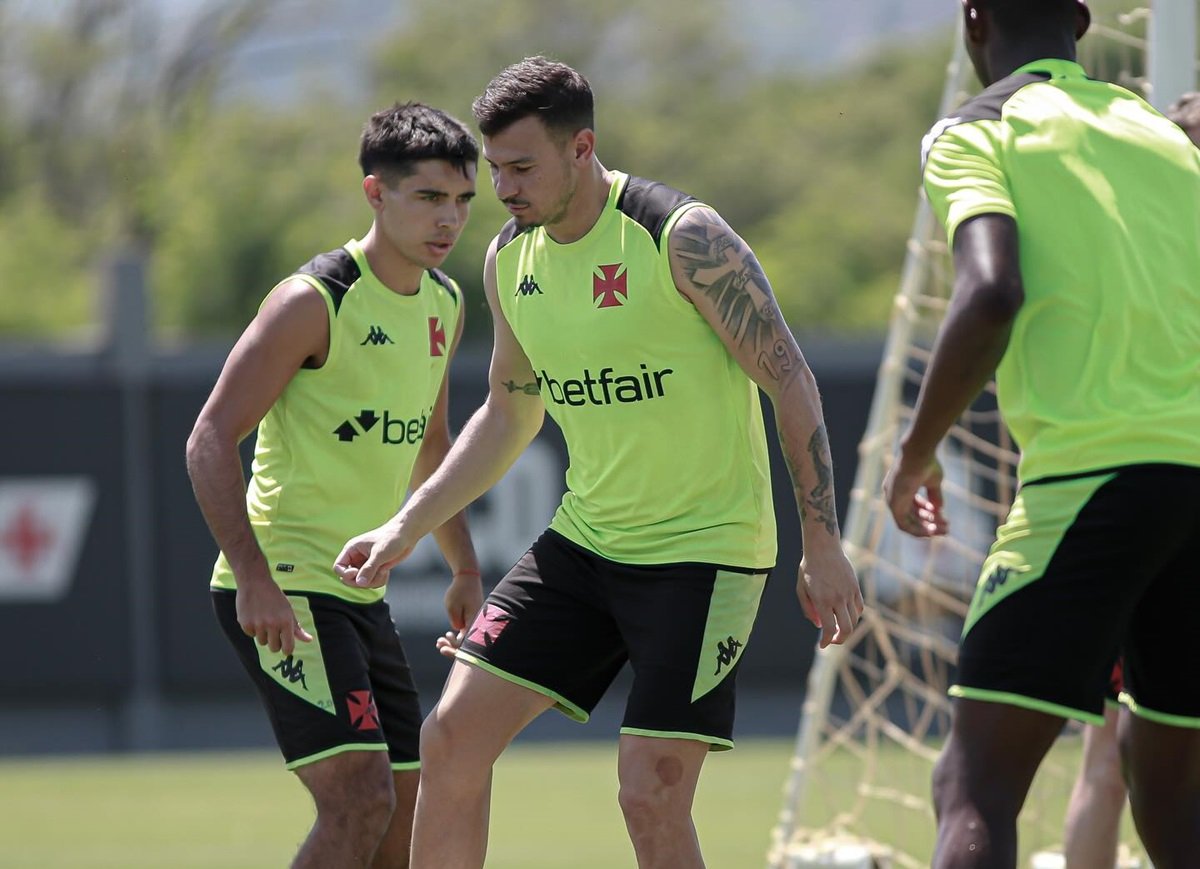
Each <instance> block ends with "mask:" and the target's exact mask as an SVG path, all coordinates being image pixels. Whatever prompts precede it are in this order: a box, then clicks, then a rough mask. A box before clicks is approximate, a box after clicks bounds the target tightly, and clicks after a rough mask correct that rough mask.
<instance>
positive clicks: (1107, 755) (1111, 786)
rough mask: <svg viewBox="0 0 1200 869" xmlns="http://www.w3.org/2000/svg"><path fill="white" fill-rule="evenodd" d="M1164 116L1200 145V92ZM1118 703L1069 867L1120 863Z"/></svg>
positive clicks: (1076, 797)
mask: <svg viewBox="0 0 1200 869" xmlns="http://www.w3.org/2000/svg"><path fill="white" fill-rule="evenodd" d="M1166 116H1167V118H1168V119H1169V120H1171V121H1174V122H1175V123H1176V124H1178V125H1179V126H1180V127H1181V128H1182V129H1183V131H1184V132H1185V133H1187V135H1188V138H1189V139H1191V140H1192V142H1193V143H1194V144H1195V145H1196V146H1197V147H1200V93H1188V94H1184V95H1183V96H1182V97H1180V98H1179V99H1178V100H1176V101H1175V102H1174V103H1172V104H1171V106H1170V108H1169V109H1167V112H1166ZM1197 208H1200V203H1198V204H1197ZM1120 691H1121V665H1120V663H1118V664H1117V666H1116V667H1114V668H1113V676H1112V695H1113V697H1116V696H1117V695H1118V694H1119V693H1120ZM1118 708H1119V707H1118V706H1117V705H1115V704H1112V703H1108V704H1106V705H1105V708H1104V724H1103V725H1102V726H1097V725H1091V724H1089V725H1087V726H1086V727H1085V728H1084V733H1083V763H1082V764H1081V766H1080V769H1079V776H1078V777H1077V778H1076V779H1075V785H1074V787H1073V788H1072V789H1071V800H1070V802H1069V803H1068V804H1067V823H1066V831H1065V834H1064V840H1063V855H1064V856H1065V857H1066V860H1067V869H1088V867H1091V866H1106V867H1107V866H1112V865H1115V864H1116V862H1117V839H1118V832H1119V830H1118V827H1119V825H1120V822H1121V813H1122V812H1123V811H1124V809H1125V798H1126V791H1125V780H1124V778H1123V777H1122V775H1121V757H1120V751H1119V749H1118V747H1117V712H1118Z"/></svg>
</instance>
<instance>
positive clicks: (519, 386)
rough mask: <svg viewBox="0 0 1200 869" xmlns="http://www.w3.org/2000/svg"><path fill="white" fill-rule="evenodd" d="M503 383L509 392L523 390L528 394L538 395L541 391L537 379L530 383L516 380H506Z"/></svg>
mask: <svg viewBox="0 0 1200 869" xmlns="http://www.w3.org/2000/svg"><path fill="white" fill-rule="evenodd" d="M503 385H504V388H505V389H507V390H508V391H509V392H523V393H525V394H526V395H538V394H539V393H540V392H541V390H540V389H538V384H537V381H536V380H531V381H530V382H529V383H517V382H516V381H515V380H506V381H505V382H504V384H503Z"/></svg>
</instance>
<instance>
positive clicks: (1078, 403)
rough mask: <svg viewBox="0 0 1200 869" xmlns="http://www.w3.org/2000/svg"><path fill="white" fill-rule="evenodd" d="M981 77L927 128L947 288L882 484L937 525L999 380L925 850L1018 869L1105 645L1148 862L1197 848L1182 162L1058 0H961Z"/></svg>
mask: <svg viewBox="0 0 1200 869" xmlns="http://www.w3.org/2000/svg"><path fill="white" fill-rule="evenodd" d="M962 11H964V17H965V38H966V43H967V49H968V52H970V55H971V59H972V61H973V64H974V67H976V71H977V72H978V74H979V78H980V80H982V82H983V84H984V85H985V90H984V91H983V92H982V94H980V95H979V96H977V97H976V98H973V100H971V101H968V102H967V103H966V104H965V106H962V107H961V108H960V109H959V110H958V112H955V113H954V116H952V118H948V119H946V120H943V121H941V122H938V124H937V125H936V126H935V127H934V130H932V131H931V132H930V134H929V136H928V137H926V139H925V143H924V151H925V154H924V156H925V169H924V174H925V187H926V191H928V192H929V197H930V200H931V203H932V205H934V208H935V210H936V211H937V212H938V215H940V216H941V217H942V220H943V221H944V223H946V230H947V238H948V240H949V244H950V246H952V250H953V254H954V266H955V275H956V277H955V286H954V294H953V299H952V301H950V307H949V311H948V312H947V318H946V322H944V324H943V326H942V330H941V334H940V335H938V338H937V342H936V346H935V348H934V354H932V358H931V359H930V362H929V367H928V371H926V373H925V379H924V383H923V384H922V391H920V395H919V397H918V401H917V408H916V410H914V416H913V420H912V424H911V426H910V427H908V430H907V432H906V433H905V435H904V437H902V438H901V447H900V454H899V456H898V459H896V461H895V463H894V465H893V468H892V471H890V472H889V475H888V478H887V480H886V484H884V492H886V497H887V499H888V503H889V507H890V510H892V513H893V515H894V517H895V521H896V522H898V523H899V526H900V527H901V528H902V529H904V531H906V532H908V533H911V534H916V535H919V537H928V535H932V534H940V533H944V531H946V520H944V516H943V514H942V493H941V468H940V467H938V465H937V460H936V457H935V449H936V447H937V444H938V442H940V441H941V438H942V437H943V436H944V433H946V432H947V431H948V430H949V427H950V425H952V424H953V422H954V420H955V419H958V416H959V415H960V414H961V413H962V410H964V409H966V408H967V406H968V404H970V403H971V401H972V400H973V398H974V396H976V395H977V394H978V392H979V390H980V389H982V388H983V385H984V384H985V383H986V382H988V380H989V378H991V376H992V374H994V373H995V376H996V383H997V395H998V400H1000V406H1001V410H1002V413H1003V415H1004V419H1006V421H1007V424H1008V426H1009V428H1010V430H1012V431H1013V435H1014V437H1015V438H1016V442H1018V443H1019V444H1020V447H1021V460H1020V466H1019V468H1018V475H1019V478H1020V484H1021V485H1020V490H1019V492H1018V496H1016V499H1015V502H1014V504H1013V508H1012V511H1010V513H1009V516H1008V520H1007V521H1006V523H1004V525H1003V526H1002V527H1001V528H1000V531H998V533H997V539H996V543H995V545H994V546H992V550H991V553H990V555H989V557H988V558H986V561H985V562H984V565H983V573H982V576H980V581H979V585H978V586H977V589H976V597H974V600H973V601H972V605H971V609H970V611H968V615H967V618H966V624H965V627H964V635H962V640H961V646H960V655H959V670H958V676H956V684H954V685H953V687H952V688H950V694H952V695H953V696H954V697H956V702H955V707H954V714H953V719H952V726H950V733H949V738H948V741H947V744H946V747H944V749H943V751H942V755H941V757H940V760H938V763H937V766H936V769H935V774H934V802H935V807H936V810H937V819H938V838H937V849H936V853H935V858H934V861H935V865H936V867H938V868H943V869H944V868H947V867H1013V865H1014V864H1015V859H1016V816H1018V813H1019V810H1020V808H1021V804H1022V802H1024V799H1025V796H1026V793H1027V791H1028V786H1030V783H1031V780H1032V778H1033V774H1034V772H1036V769H1037V767H1038V765H1039V763H1040V761H1042V759H1043V756H1044V755H1045V751H1046V750H1048V749H1049V747H1050V744H1051V743H1052V742H1054V739H1055V737H1056V736H1057V733H1058V731H1060V730H1061V727H1062V724H1063V719H1064V718H1068V717H1069V718H1075V719H1080V720H1084V721H1088V723H1092V724H1096V725H1100V724H1103V720H1104V719H1103V715H1102V712H1103V708H1104V696H1105V688H1106V684H1108V679H1109V675H1110V671H1111V667H1112V661H1114V660H1115V659H1116V658H1117V654H1118V653H1123V660H1124V690H1126V695H1124V696H1126V697H1127V699H1128V701H1129V703H1130V706H1132V709H1133V712H1134V713H1135V714H1134V715H1129V717H1126V720H1124V721H1123V727H1122V745H1123V757H1124V765H1126V769H1127V775H1128V781H1129V792H1130V802H1132V807H1133V814H1134V820H1135V822H1136V825H1138V831H1139V833H1140V835H1141V839H1142V841H1144V844H1145V845H1146V850H1147V852H1148V853H1150V857H1151V859H1152V861H1153V863H1154V865H1156V867H1158V869H1165V868H1169V867H1184V865H1194V863H1195V859H1196V855H1198V853H1200V683H1198V682H1196V679H1195V678H1193V676H1192V675H1193V673H1195V672H1198V671H1200V647H1198V646H1196V643H1195V642H1194V641H1193V637H1192V635H1193V633H1194V631H1195V629H1196V628H1198V627H1200V625H1198V624H1195V623H1194V622H1195V619H1196V617H1198V616H1196V613H1200V583H1198V582H1196V568H1195V564H1196V561H1198V558H1200V511H1198V510H1196V507H1195V505H1196V503H1198V499H1200V209H1198V208H1196V203H1198V202H1200V151H1198V150H1196V149H1195V148H1194V146H1193V145H1192V143H1190V142H1189V140H1188V138H1187V137H1186V136H1184V134H1183V132H1182V131H1181V130H1180V128H1178V127H1177V126H1176V125H1174V124H1171V122H1170V121H1168V120H1166V119H1164V118H1163V116H1162V115H1160V114H1158V113H1157V112H1154V110H1153V109H1152V108H1150V107H1148V106H1147V104H1146V103H1145V102H1142V101H1141V100H1140V98H1139V97H1136V96H1134V95H1133V94H1130V92H1128V91H1127V90H1123V89H1121V88H1117V86H1115V85H1112V84H1108V83H1104V82H1097V80H1093V79H1090V78H1088V77H1087V76H1086V74H1085V72H1084V70H1082V68H1081V67H1080V66H1079V65H1078V64H1076V62H1075V41H1076V40H1078V38H1079V37H1081V36H1082V35H1084V32H1085V31H1086V30H1087V26H1088V24H1090V13H1088V11H1087V7H1086V5H1085V4H1082V2H1078V1H1076V0H964V4H962Z"/></svg>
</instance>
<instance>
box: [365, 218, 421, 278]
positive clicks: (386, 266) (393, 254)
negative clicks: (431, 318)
mask: <svg viewBox="0 0 1200 869" xmlns="http://www.w3.org/2000/svg"><path fill="white" fill-rule="evenodd" d="M381 236H382V234H381V233H379V232H377V231H376V226H375V224H373V223H372V224H371V230H370V231H369V232H368V233H367V236H366V238H364V239H363V240H362V249H363V254H365V255H366V257H367V265H369V266H370V267H371V271H372V272H373V273H374V275H375V277H376V278H377V279H378V280H379V282H380V283H381V284H383V285H384V286H385V287H387V288H388V289H389V290H391V291H392V292H393V293H397V294H399V295H401V296H412V295H415V294H416V292H417V291H418V290H419V289H420V288H421V275H422V274H423V273H424V271H425V269H423V268H422V267H421V266H419V265H417V264H416V263H414V262H412V261H411V260H409V259H407V258H405V257H403V256H401V255H400V253H399V252H398V251H397V250H396V249H395V248H394V247H393V246H392V245H390V244H388V243H387V241H385V240H384V239H383V238H382V237H381Z"/></svg>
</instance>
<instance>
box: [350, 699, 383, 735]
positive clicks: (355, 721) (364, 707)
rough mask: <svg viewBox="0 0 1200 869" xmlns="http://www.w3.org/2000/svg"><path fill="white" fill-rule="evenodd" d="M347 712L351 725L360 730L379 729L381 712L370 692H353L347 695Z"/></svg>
mask: <svg viewBox="0 0 1200 869" xmlns="http://www.w3.org/2000/svg"><path fill="white" fill-rule="evenodd" d="M346 711H347V712H349V713H350V723H351V724H352V725H353V726H354V727H357V728H358V729H359V730H378V729H379V710H378V709H376V708H375V697H374V696H372V694H371V692H370V691H351V692H349V693H348V694H346Z"/></svg>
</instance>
